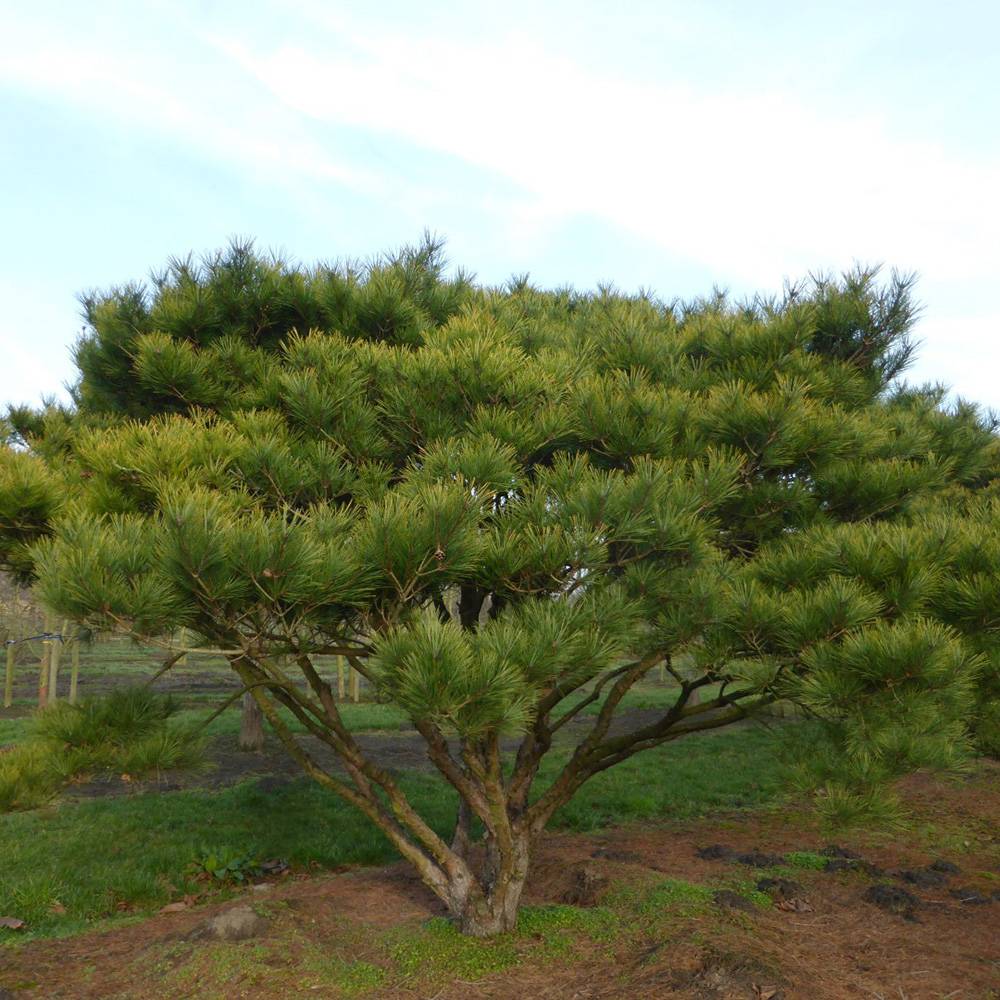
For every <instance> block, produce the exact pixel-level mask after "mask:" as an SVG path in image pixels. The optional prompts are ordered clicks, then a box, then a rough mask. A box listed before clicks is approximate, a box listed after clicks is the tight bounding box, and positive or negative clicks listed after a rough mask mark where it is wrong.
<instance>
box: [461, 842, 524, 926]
mask: <svg viewBox="0 0 1000 1000" xmlns="http://www.w3.org/2000/svg"><path fill="white" fill-rule="evenodd" d="M504 860H506V861H508V862H509V866H507V867H508V872H507V874H506V875H501V876H499V877H497V875H496V874H495V872H496V867H497V865H498V862H499V859H498V858H496V857H494V856H492V852H490V851H488V852H487V857H486V859H485V861H484V864H483V871H482V873H481V875H480V877H479V878H478V879H474V880H473V881H472V882H471V883H470V884H465V883H459V884H458V885H455V886H454V889H455V892H454V895H453V897H452V899H450V900H448V908H449V910H450V911H451V914H452V917H453V918H454V919H455V922H456V923H457V924H458V929H459V930H460V931H461V932H462V933H463V934H469V935H471V936H472V937H492V936H493V935H494V934H509V933H510V932H511V931H513V930H514V929H515V927H516V926H517V911H518V907H519V906H520V904H521V894H522V893H523V892H524V884H525V882H526V881H527V878H528V865H529V862H530V840H529V838H528V837H527V836H519V837H518V838H516V839H515V841H514V844H513V847H512V857H511V858H509V859H504ZM501 867H505V866H501ZM494 879H496V881H495V882H494V881H493V880H494Z"/></svg>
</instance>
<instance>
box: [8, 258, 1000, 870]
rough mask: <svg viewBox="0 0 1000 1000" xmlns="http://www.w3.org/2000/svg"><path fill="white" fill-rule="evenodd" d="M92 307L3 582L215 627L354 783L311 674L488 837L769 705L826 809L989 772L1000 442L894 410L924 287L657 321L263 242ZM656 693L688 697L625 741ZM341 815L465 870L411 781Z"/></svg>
mask: <svg viewBox="0 0 1000 1000" xmlns="http://www.w3.org/2000/svg"><path fill="white" fill-rule="evenodd" d="M85 306H86V315H87V319H88V323H89V330H88V332H87V333H86V334H85V335H84V337H83V338H82V339H81V341H80V343H79V345H78V348H77V360H78V363H79V366H80V371H81V381H80V384H79V386H78V388H77V397H78V399H79V410H78V416H77V422H76V424H74V425H73V430H72V433H69V436H68V437H67V433H68V432H66V431H65V421H63V422H62V423H59V424H58V431H59V432H58V433H56V430H53V431H52V436H51V437H49V436H48V435H47V434H46V432H45V431H44V428H40V427H38V426H34V425H32V426H30V427H29V426H28V425H29V424H30V423H31V421H30V420H27V419H26V418H23V417H22V418H21V420H20V423H21V424H22V425H24V428H25V429H24V432H23V436H24V441H25V443H26V444H28V445H29V447H34V448H35V452H36V454H34V455H32V454H21V453H17V454H15V453H13V452H10V453H8V454H7V455H6V456H5V458H4V462H5V464H4V465H3V466H2V467H0V471H2V470H7V471H3V472H2V478H0V517H2V518H3V525H2V526H3V528H4V533H5V536H6V539H7V540H6V541H5V542H4V544H5V546H7V548H6V549H5V550H4V552H2V553H0V557H2V558H4V560H5V561H7V562H8V563H9V564H11V565H13V566H14V567H15V568H18V569H20V570H21V571H22V572H25V571H27V570H28V569H31V570H33V571H36V572H37V574H38V577H39V588H40V592H41V594H42V596H43V597H44V599H45V600H46V601H47V602H48V603H49V604H51V605H52V606H53V607H55V608H57V609H59V611H60V612H61V613H64V614H67V615H70V616H72V617H73V618H75V619H80V620H84V621H88V622H93V623H95V624H97V625H102V624H104V625H107V624H110V625H113V626H115V627H118V628H128V629H132V630H133V631H135V632H137V633H140V634H147V635H149V634H156V633H164V632H169V631H171V630H174V629H176V628H178V627H181V626H183V627H187V628H189V629H192V630H193V631H194V633H195V634H198V635H201V636H203V637H204V638H205V639H206V641H207V642H209V643H210V644H211V645H212V646H213V647H215V648H218V649H222V650H225V651H226V655H228V656H229V657H230V659H231V662H232V664H233V666H234V669H236V670H237V672H238V673H239V675H240V677H241V678H242V680H243V681H244V683H245V684H246V685H247V686H248V688H250V689H251V690H253V691H254V692H255V696H256V697H258V698H259V699H260V700H262V702H263V704H264V706H265V709H266V707H267V705H268V704H270V703H271V702H272V701H274V700H276V701H277V702H280V703H281V704H283V705H285V706H286V707H288V708H289V709H290V710H291V711H292V712H293V713H294V714H295V715H296V717H297V718H298V719H299V720H300V722H302V723H303V724H306V725H308V726H312V727H315V728H314V729H313V731H314V732H315V733H317V734H322V738H323V739H325V740H326V741H327V742H328V743H329V744H330V745H331V747H332V748H333V749H334V750H335V751H336V752H338V753H339V754H341V755H342V756H343V757H344V758H345V759H347V760H348V761H350V762H351V764H352V767H355V769H357V768H362V769H363V765H362V764H360V763H359V760H360V757H358V756H357V755H358V753H359V751H358V750H357V747H356V745H354V744H352V741H351V739H350V737H349V736H348V735H346V734H345V732H344V731H343V729H342V726H341V725H340V722H339V721H338V719H337V716H336V708H335V706H334V703H333V698H332V695H331V693H330V692H329V690H328V689H327V688H325V686H324V682H323V681H322V679H321V678H319V677H318V675H316V674H315V672H314V671H313V669H312V666H311V661H310V656H311V655H314V654H330V653H338V654H339V653H347V654H348V655H349V656H351V657H352V660H353V662H354V663H355V665H356V666H357V667H358V669H361V670H363V671H364V672H365V673H366V674H367V676H369V678H370V679H371V680H372V681H373V682H374V683H375V684H376V685H378V686H379V687H380V689H381V691H382V692H383V693H384V695H385V696H386V697H388V698H391V699H393V700H394V701H395V702H396V703H397V704H398V705H399V706H400V707H402V708H403V709H404V710H405V711H406V712H407V713H408V714H409V715H410V717H411V718H412V719H413V721H414V723H415V724H416V725H417V726H418V728H419V729H420V731H421V733H422V734H423V735H424V736H425V738H427V740H428V744H429V746H430V747H431V748H432V750H433V752H434V754H435V755H436V760H435V763H436V764H437V766H438V767H439V768H441V769H442V772H443V773H444V774H445V775H446V777H447V778H448V780H449V781H451V782H452V783H453V784H455V785H456V787H458V788H459V791H460V793H461V794H462V796H463V797H465V798H466V799H467V801H468V803H469V805H470V807H471V809H472V811H473V812H474V813H475V815H476V817H477V818H478V819H479V820H481V821H482V823H483V824H484V826H485V827H486V830H487V837H488V839H491V838H499V840H497V841H496V842H497V843H499V842H500V841H501V840H503V839H504V838H505V837H506V836H507V834H508V833H510V832H511V831H514V832H515V833H516V832H517V831H518V830H521V829H522V828H523V831H530V832H531V835H534V833H535V832H537V829H540V828H541V827H542V826H544V823H545V822H546V821H547V819H548V818H549V817H550V816H551V815H552V814H553V813H554V812H555V811H556V810H557V809H558V808H560V807H561V806H562V805H564V804H565V802H566V801H568V799H569V798H571V797H572V795H573V794H575V792H576V791H577V789H579V787H580V786H581V785H582V784H583V782H585V781H586V780H588V779H589V778H590V777H591V776H593V775H595V774H597V773H598V772H600V771H602V770H604V769H605V768H607V767H610V766H612V765H614V764H617V763H619V762H621V761H622V760H625V759H626V758H628V757H629V756H631V755H632V754H634V753H636V752H638V751H640V750H643V749H647V748H649V747H653V746H656V745H658V744H659V743H661V742H663V741H664V740H672V739H676V738H678V737H680V736H683V735H685V734H686V733H689V732H693V731H698V730H700V729H704V728H714V727H716V726H720V725H724V724H728V723H730V722H735V721H738V720H740V719H742V718H745V717H746V716H747V715H749V714H752V713H753V711H755V710H756V709H758V708H761V707H763V706H766V705H767V704H769V703H770V702H773V701H775V700H779V699H782V700H792V701H795V702H798V703H799V704H800V705H801V706H803V708H804V709H806V710H807V711H808V712H810V713H811V714H813V715H815V716H816V717H817V718H818V719H819V720H820V721H821V723H822V724H823V726H822V729H823V731H824V732H825V733H826V736H827V737H828V738H827V739H825V740H824V741H823V742H822V743H821V744H820V745H818V746H817V748H816V750H815V753H814V754H813V759H814V764H815V769H816V771H817V773H818V777H819V778H820V779H821V780H822V781H823V782H825V785H826V792H827V794H826V799H827V801H834V800H836V801H838V802H839V801H841V800H842V799H843V797H844V796H846V797H847V798H850V796H851V795H853V794H855V793H858V794H861V793H864V794H869V793H868V792H867V791H865V790H866V789H869V788H870V787H871V786H872V785H873V783H878V782H882V781H884V780H885V779H888V778H891V777H893V776H895V775H897V774H899V773H901V772H903V771H905V770H907V769H911V768H914V767H926V766H955V765H957V764H959V763H960V762H961V760H962V758H963V756H964V755H965V754H966V753H967V752H968V750H969V749H970V747H971V744H972V740H973V739H976V740H978V741H979V744H980V746H983V747H986V748H990V747H993V748H995V747H996V744H997V742H998V739H997V708H996V694H997V685H998V680H997V678H998V655H1000V654H998V647H997V635H998V632H1000V629H998V625H1000V621H998V617H997V616H998V614H1000V601H998V600H997V598H998V595H1000V575H998V574H1000V552H998V551H997V545H998V544H1000V542H998V538H1000V531H998V527H1000V500H998V499H997V489H998V488H997V481H998V475H1000V449H998V444H997V434H996V426H995V424H994V422H993V421H992V419H991V418H990V417H988V416H987V415H984V414H981V413H980V412H979V411H977V410H976V409H975V408H974V407H971V406H968V405H966V404H958V405H956V406H952V407H950V408H949V407H948V406H946V405H945V404H944V402H943V397H942V394H941V392H940V391H939V390H936V389H923V390H921V389H913V388H900V387H899V386H898V385H897V384H896V383H895V381H894V380H895V379H896V378H897V376H898V375H899V374H900V373H901V372H902V371H903V370H904V369H905V365H906V362H907V360H908V359H909V357H910V355H911V353H912V349H913V348H912V342H911V340H910V338H909V333H910V327H911V325H912V322H913V319H914V315H915V309H914V306H913V302H912V297H911V281H910V280H909V279H908V278H905V277H900V276H898V275H893V276H891V277H889V278H888V280H886V281H884V282H883V281H880V279H879V277H878V275H877V272H875V271H865V270H860V269H859V270H856V271H854V272H852V273H850V274H848V275H845V276H844V277H843V278H842V279H837V280H834V279H825V278H824V279H819V280H814V281H812V282H810V283H808V284H804V285H802V286H798V287H794V288H789V289H788V290H787V291H786V294H785V295H784V296H783V297H782V298H780V299H774V300H756V301H754V302H750V303H742V304H738V303H732V302H730V301H728V300H727V299H726V298H725V297H723V296H716V297H714V298H711V299H708V300H704V301H698V302H694V303H690V304H688V305H667V304H664V303H662V302H660V301H657V300H655V299H654V298H652V297H650V296H647V295H640V296H627V295H622V294H618V293H614V292H612V291H609V290H603V291H600V292H598V293H596V294H578V293H575V292H572V291H565V290H563V291H557V292H544V291H539V290H536V289H534V288H532V287H531V286H530V285H528V284H527V282H523V281H522V282H516V283H512V284H511V285H510V286H509V287H507V288H504V289H489V288H482V287H478V286H476V285H474V284H473V283H472V282H471V281H470V280H468V279H467V278H466V277H464V276H461V275H460V276H459V277H457V278H449V277H448V276H447V275H446V273H445V266H444V261H443V259H442V257H441V253H440V247H439V246H436V245H435V244H433V242H428V243H426V244H425V245H424V246H422V247H420V248H417V249H415V250H410V251H405V252H403V253H401V254H398V255H396V256H395V257H392V258H387V259H385V260H381V261H376V262H373V263H371V264H369V265H366V266H359V265H353V266H341V267H321V268H317V269H313V270H302V269H300V268H296V267H293V266H290V265H288V264H286V263H283V262H281V261H277V260H272V259H267V258H265V257H262V256H260V255H258V254H256V253H255V252H254V251H253V250H252V248H250V247H248V246H243V245H237V246H233V247H232V248H230V250H228V251H226V252H224V253H222V254H219V255H217V256H215V257H212V258H210V259H208V260H206V261H205V262H203V263H202V264H195V263H193V262H192V261H190V260H189V261H175V262H172V263H171V264H170V266H169V267H168V269H167V271H166V272H165V273H164V275H162V276H159V277H157V278H156V279H155V280H154V282H153V285H152V287H150V288H141V287H138V286H132V287H128V288H124V289H118V290H115V291H112V292H110V293H108V294H104V295H100V294H93V295H89V296H87V297H86V299H85ZM50 422H54V418H50ZM55 426H56V423H55V422H54V427H55ZM60 435H61V437H60ZM36 438H37V447H35V446H34V445H33V442H34V441H35V440H36ZM57 440H58V442H59V444H58V447H56V444H55V442H56V441H57ZM46 441H49V442H50V443H49V444H46ZM22 522H24V523H27V524H30V525H31V526H32V528H31V530H30V531H27V532H26V531H22V529H21V528H20V527H19V525H21V524H22ZM19 531H21V535H19V534H18V532H19ZM43 536H47V537H43ZM39 537H41V539H42V540H41V541H40V542H38V543H37V544H34V546H33V547H31V546H32V542H33V539H34V538H39ZM6 553H10V554H9V555H8V554H6ZM25 560H30V561H31V566H28V565H26V562H25ZM660 664H663V665H664V666H665V668H666V669H669V670H671V672H672V673H673V674H674V676H675V679H676V681H677V684H678V697H677V700H676V701H675V702H674V703H673V704H672V705H670V706H667V707H666V708H664V710H663V712H662V714H661V715H660V717H659V719H658V720H655V721H652V722H651V721H649V720H643V721H642V722H641V723H636V724H635V725H630V724H625V725H624V726H622V725H616V727H615V728H612V726H611V721H612V716H613V715H614V713H615V709H616V707H617V706H618V704H619V702H620V701H621V699H622V698H623V697H624V695H625V694H626V693H627V692H628V690H629V688H630V687H631V686H632V685H633V684H635V683H636V682H637V681H638V680H640V679H641V678H642V677H643V676H645V675H646V674H647V673H648V672H649V671H650V670H652V669H654V667H656V666H657V665H660ZM289 671H291V672H293V673H297V674H299V675H301V679H303V680H304V681H305V685H306V686H305V687H302V686H301V685H299V686H296V685H294V684H293V683H292V680H291V677H290V676H289V673H288V672H289ZM702 689H704V690H705V691H712V692H713V693H712V696H711V697H710V698H708V699H706V700H703V701H701V702H699V700H698V699H697V697H695V694H696V692H699V691H701V690H702ZM594 706H596V707H597V708H598V709H599V711H598V713H597V715H596V716H594V715H591V714H588V713H589V712H590V710H591V708H592V707H594ZM583 720H589V721H588V722H587V724H586V725H584V726H583V727H582V728H577V729H572V728H571V729H567V730H563V731H564V732H569V731H572V732H575V733H577V734H578V736H579V747H578V751H577V753H575V754H574V755H573V756H572V757H571V758H570V760H569V762H568V763H567V764H566V767H565V769H564V770H563V771H562V772H561V773H560V774H558V775H556V776H554V777H553V778H552V779H551V784H550V785H549V786H548V789H547V790H543V791H542V792H541V794H540V795H536V796H535V797H534V798H530V797H529V795H528V791H529V790H530V789H531V786H532V783H533V781H534V779H535V778H536V776H537V775H538V774H539V768H540V763H541V760H542V758H543V757H544V755H545V753H546V752H547V749H548V747H549V746H550V745H551V743H552V737H553V734H554V733H555V732H556V731H558V730H561V729H562V727H564V726H567V725H570V726H577V727H579V726H580V724H581V722H582V721H583ZM274 721H275V720H274V719H273V718H272V724H273V723H274ZM280 734H281V731H280V729H279V735H280ZM286 735H287V734H286ZM510 735H516V736H521V737H523V742H522V745H521V751H520V753H519V754H518V757H517V761H516V762H515V763H514V765H513V770H512V771H509V772H508V773H504V774H501V771H500V768H501V763H500V751H499V746H500V744H499V740H500V737H501V736H504V737H507V736H510ZM448 737H458V738H459V739H460V740H461V741H462V745H461V751H460V753H458V754H457V755H456V756H455V757H451V750H450V749H449V747H448V744H447V742H446V740H447V738H448ZM288 742H289V746H290V748H291V749H292V750H293V752H296V751H295V748H294V746H293V742H292V741H291V737H290V736H289V740H288ZM448 758H451V763H450V764H449V763H448ZM306 763H307V765H308V762H306ZM541 773H543V774H544V773H546V772H545V770H544V769H542V772H541ZM323 780H326V781H327V783H328V785H329V787H337V788H339V789H340V791H341V793H342V794H346V795H348V797H350V796H352V795H355V793H356V794H357V795H358V796H359V797H360V798H358V799H352V801H355V802H356V804H360V803H361V801H362V800H363V802H364V803H365V805H364V808H365V809H366V810H368V811H369V815H370V816H372V818H375V819H376V821H377V822H379V823H380V825H382V826H383V829H385V830H387V831H388V833H389V835H390V837H399V838H403V839H399V840H397V841H394V842H395V843H397V846H399V847H400V849H401V850H402V849H404V848H405V843H404V841H405V838H407V837H409V838H411V839H412V840H413V842H415V843H417V844H419V848H418V849H419V851H423V852H425V854H426V855H427V857H428V861H427V863H428V865H430V866H433V865H437V864H444V862H443V861H442V858H443V857H444V856H445V854H446V852H447V851H448V850H449V849H448V847H447V846H446V845H445V844H444V843H443V842H441V841H440V840H439V839H438V838H437V837H436V835H434V834H432V833H431V832H429V831H428V830H426V829H425V828H424V827H422V826H421V823H420V821H419V819H418V818H417V817H416V816H415V815H414V814H412V813H411V812H409V811H408V810H407V807H406V805H405V802H404V800H403V798H401V797H400V795H399V794H398V789H395V787H394V784H393V781H392V779H391V776H389V775H386V774H384V773H382V772H376V771H375V770H372V769H370V768H369V770H367V771H364V773H363V774H362V771H359V770H355V771H354V772H351V779H350V780H351V782H352V785H351V786H350V787H348V786H346V785H338V782H339V781H340V779H339V778H336V777H334V776H331V775H327V776H326V778H325V779H323ZM372 782H374V784H375V785H377V786H378V787H379V788H380V789H381V791H380V792H376V791H374V790H373V785H372ZM350 788H353V789H354V790H353V791H351V790H350ZM536 792H537V789H536ZM383 796H384V797H383ZM844 801H846V799H844ZM387 802H388V803H389V805H387V804H386V803H387ZM398 824H402V826H401V827H399V826H398ZM508 828H509V829H508ZM401 830H403V831H404V832H400V831H401ZM527 835H528V833H525V836H527ZM491 842H492V840H491ZM431 859H433V860H431ZM411 860H412V858H411ZM445 867H447V865H445ZM430 871H431V869H430V868H428V869H427V871H425V873H424V874H425V878H431V875H430V874H429V873H430Z"/></svg>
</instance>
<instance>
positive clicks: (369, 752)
mask: <svg viewBox="0 0 1000 1000" xmlns="http://www.w3.org/2000/svg"><path fill="white" fill-rule="evenodd" d="M661 715H662V712H659V711H658V710H655V709H653V710H647V709H635V710H633V711H629V712H623V713H622V714H621V716H620V717H619V718H618V719H616V720H615V722H614V725H613V726H612V728H611V733H612V735H614V734H615V733H617V732H627V731H629V730H632V729H637V728H639V727H641V726H644V725H646V724H648V723H649V722H651V721H653V720H655V719H658V718H660V717H661ZM592 724H593V720H590V722H588V721H587V720H583V721H578V722H576V723H574V724H573V725H569V726H567V727H566V729H565V731H564V732H563V733H562V734H560V735H561V736H562V738H563V739H565V740H567V741H573V740H574V739H575V738H576V737H577V736H579V734H580V732H581V731H585V729H586V727H587V726H588V725H592ZM727 728H729V729H732V727H731V726H730V727H727ZM713 735H714V734H712V733H708V734H705V735H704V736H702V737H701V738H702V739H711V738H712V737H713ZM355 738H356V739H357V741H358V744H359V745H360V747H361V749H362V750H363V751H364V753H365V755H366V756H367V757H368V759H369V760H371V761H372V762H374V763H375V764H378V765H379V767H382V768H385V769H386V770H387V771H390V772H392V773H395V774H400V773H402V772H404V771H434V765H433V764H432V763H431V762H430V760H429V759H428V757H427V745H426V743H425V742H424V740H423V737H421V736H420V735H419V734H418V733H417V732H416V731H415V730H401V731H398V732H383V731H378V732H367V733H357V734H356V735H355ZM300 739H301V741H302V745H303V746H304V747H305V748H306V750H308V752H309V753H310V754H311V755H312V756H313V758H314V759H315V760H316V761H317V762H318V763H319V764H321V765H322V766H324V767H327V768H329V769H331V770H333V771H342V770H343V768H342V765H341V763H340V761H339V760H338V758H337V757H336V755H335V754H334V753H333V752H332V751H331V750H330V748H329V747H328V746H327V745H326V744H324V743H323V742H322V741H321V740H319V739H317V738H316V737H314V736H309V735H302V736H301V737H300ZM517 745H518V744H517V741H516V740H509V741H505V743H504V750H505V751H507V752H514V751H515V750H516V749H517ZM456 752H457V748H456ZM207 761H208V765H209V766H208V768H207V769H206V770H204V771H201V772H183V771H168V772H163V773H162V774H160V775H158V776H155V777H152V778H149V779H146V780H143V781H136V780H132V779H129V780H123V779H122V777H121V776H120V775H117V774H106V775H101V776H98V777H95V778H94V779H93V780H89V781H86V782H80V783H77V784H74V785H71V786H69V788H68V789H67V790H66V792H65V793H64V795H65V797H67V798H99V797H103V796H107V795H136V794H141V793H143V792H171V791H180V790H181V789H187V788H226V787H228V786H230V785H235V784H236V783H237V782H240V781H244V780H246V779H248V778H254V777H259V778H262V779H264V780H265V781H266V782H267V786H268V787H269V788H271V789H275V788H278V787H280V786H281V785H283V784H286V783H288V782H290V781H294V780H296V779H298V778H301V777H302V769H301V768H300V767H299V765H298V764H297V763H296V762H295V761H294V760H293V759H292V757H291V756H290V755H289V754H288V752H287V751H286V750H285V748H284V747H283V746H282V745H281V743H279V742H278V739H277V738H276V737H275V736H274V735H273V734H272V733H270V732H269V733H268V734H267V737H266V740H265V746H264V749H263V751H261V752H260V753H248V752H246V751H242V750H239V749H237V748H236V745H235V738H234V737H233V736H224V737H218V738H216V739H214V740H213V741H212V743H211V744H210V746H209V748H208V753H207Z"/></svg>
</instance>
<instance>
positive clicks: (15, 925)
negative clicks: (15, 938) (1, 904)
mask: <svg viewBox="0 0 1000 1000" xmlns="http://www.w3.org/2000/svg"><path fill="white" fill-rule="evenodd" d="M0 927H6V928H7V929H8V930H11V931H19V930H21V929H22V928H23V927H24V921H23V920H18V919H17V917H0Z"/></svg>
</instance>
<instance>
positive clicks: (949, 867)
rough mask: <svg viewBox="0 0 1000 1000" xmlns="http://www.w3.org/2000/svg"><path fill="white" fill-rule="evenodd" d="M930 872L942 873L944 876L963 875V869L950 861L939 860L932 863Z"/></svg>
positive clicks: (929, 868)
mask: <svg viewBox="0 0 1000 1000" xmlns="http://www.w3.org/2000/svg"><path fill="white" fill-rule="evenodd" d="M927 870H928V871H932V872H941V874H942V875H958V874H960V873H961V870H962V869H961V868H959V867H958V865H955V864H952V863H951V862H950V861H944V860H942V859H941V858H938V859H937V860H936V861H932V862H931V863H930V864H929V865H928V866H927Z"/></svg>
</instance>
